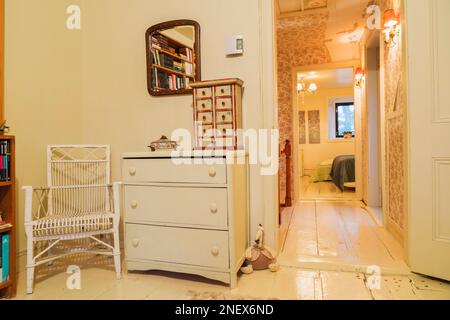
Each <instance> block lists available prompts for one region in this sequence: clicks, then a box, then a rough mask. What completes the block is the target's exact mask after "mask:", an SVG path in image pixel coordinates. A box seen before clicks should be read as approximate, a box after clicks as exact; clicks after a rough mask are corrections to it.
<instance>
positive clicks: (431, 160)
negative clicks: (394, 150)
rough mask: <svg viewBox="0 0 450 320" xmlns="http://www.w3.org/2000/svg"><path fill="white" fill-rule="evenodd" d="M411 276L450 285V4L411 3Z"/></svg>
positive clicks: (443, 0) (408, 26)
mask: <svg viewBox="0 0 450 320" xmlns="http://www.w3.org/2000/svg"><path fill="white" fill-rule="evenodd" d="M405 4H406V12H405V13H406V30H407V31H406V32H407V38H406V39H407V48H408V49H407V50H408V60H407V61H408V62H407V63H408V109H409V115H408V117H409V120H408V121H409V128H408V130H409V160H410V161H409V179H410V180H409V212H410V215H409V234H408V253H409V263H410V266H411V268H412V271H414V272H417V273H422V274H425V275H430V276H433V277H436V278H441V279H446V280H450V32H449V30H450V19H449V18H448V14H449V13H450V1H449V0H426V1H424V0H406V1H405Z"/></svg>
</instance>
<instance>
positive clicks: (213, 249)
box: [211, 247, 220, 257]
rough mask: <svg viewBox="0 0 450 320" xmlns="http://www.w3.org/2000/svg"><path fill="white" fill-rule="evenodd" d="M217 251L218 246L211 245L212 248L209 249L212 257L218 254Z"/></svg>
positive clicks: (218, 251)
mask: <svg viewBox="0 0 450 320" xmlns="http://www.w3.org/2000/svg"><path fill="white" fill-rule="evenodd" d="M219 253H220V250H219V247H213V248H212V249H211V254H212V255H213V256H214V257H217V256H218V255H219Z"/></svg>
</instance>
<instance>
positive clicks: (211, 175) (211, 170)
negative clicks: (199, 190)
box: [208, 168, 216, 178]
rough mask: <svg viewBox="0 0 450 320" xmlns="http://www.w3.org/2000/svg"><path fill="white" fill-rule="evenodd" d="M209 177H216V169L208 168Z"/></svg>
mask: <svg viewBox="0 0 450 320" xmlns="http://www.w3.org/2000/svg"><path fill="white" fill-rule="evenodd" d="M208 173H209V176H210V177H211V178H214V177H215V176H216V169H214V168H209V172H208Z"/></svg>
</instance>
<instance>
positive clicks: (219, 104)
mask: <svg viewBox="0 0 450 320" xmlns="http://www.w3.org/2000/svg"><path fill="white" fill-rule="evenodd" d="M216 108H217V109H226V110H231V109H232V108H233V102H232V101H231V99H230V98H217V99H216Z"/></svg>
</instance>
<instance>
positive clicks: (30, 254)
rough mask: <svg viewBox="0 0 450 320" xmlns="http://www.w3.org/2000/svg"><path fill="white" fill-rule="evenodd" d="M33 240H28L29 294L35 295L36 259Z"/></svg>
mask: <svg viewBox="0 0 450 320" xmlns="http://www.w3.org/2000/svg"><path fill="white" fill-rule="evenodd" d="M33 254H34V252H33V239H30V238H28V239H27V294H32V293H33V285H34V267H35V263H34V259H33Z"/></svg>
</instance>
